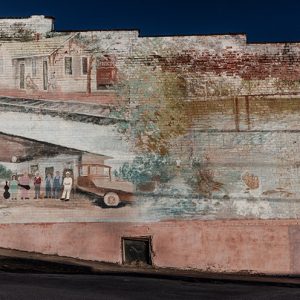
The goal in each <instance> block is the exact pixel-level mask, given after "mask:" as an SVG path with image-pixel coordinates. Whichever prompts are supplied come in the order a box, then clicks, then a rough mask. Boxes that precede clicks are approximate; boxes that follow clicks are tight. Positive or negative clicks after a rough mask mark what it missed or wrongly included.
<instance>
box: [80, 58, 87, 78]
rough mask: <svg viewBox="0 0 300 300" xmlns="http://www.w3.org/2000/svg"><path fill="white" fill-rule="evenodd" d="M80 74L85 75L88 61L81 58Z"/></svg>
mask: <svg viewBox="0 0 300 300" xmlns="http://www.w3.org/2000/svg"><path fill="white" fill-rule="evenodd" d="M81 73H82V75H86V74H87V73H88V59H87V57H82V58H81Z"/></svg>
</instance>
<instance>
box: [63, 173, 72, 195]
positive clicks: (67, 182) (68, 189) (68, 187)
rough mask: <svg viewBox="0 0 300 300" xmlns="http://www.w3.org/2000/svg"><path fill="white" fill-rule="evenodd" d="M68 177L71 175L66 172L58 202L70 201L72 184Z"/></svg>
mask: <svg viewBox="0 0 300 300" xmlns="http://www.w3.org/2000/svg"><path fill="white" fill-rule="evenodd" d="M70 175H71V174H70V172H66V177H65V178H64V181H63V186H64V190H63V193H62V197H61V198H60V200H65V201H69V200H70V193H71V190H72V184H73V179H72V177H71V176H70Z"/></svg>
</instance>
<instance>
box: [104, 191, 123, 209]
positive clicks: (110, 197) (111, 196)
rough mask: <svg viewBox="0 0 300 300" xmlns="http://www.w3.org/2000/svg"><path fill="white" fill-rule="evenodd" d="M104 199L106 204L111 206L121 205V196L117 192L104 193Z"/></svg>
mask: <svg viewBox="0 0 300 300" xmlns="http://www.w3.org/2000/svg"><path fill="white" fill-rule="evenodd" d="M103 201H104V203H105V205H107V206H110V207H115V206H118V205H119V203H120V197H119V195H118V194H117V193H114V192H108V193H107V194H105V195H104V199H103Z"/></svg>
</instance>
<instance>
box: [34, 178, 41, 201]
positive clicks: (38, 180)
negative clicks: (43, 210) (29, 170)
mask: <svg viewBox="0 0 300 300" xmlns="http://www.w3.org/2000/svg"><path fill="white" fill-rule="evenodd" d="M41 183H42V178H41V177H40V174H39V172H36V173H35V177H34V179H33V184H34V199H40V197H41Z"/></svg>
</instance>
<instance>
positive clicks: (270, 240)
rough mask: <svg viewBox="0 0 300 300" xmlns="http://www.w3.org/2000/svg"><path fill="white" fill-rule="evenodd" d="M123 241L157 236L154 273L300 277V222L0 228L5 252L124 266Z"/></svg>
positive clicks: (78, 224)
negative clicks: (156, 270) (174, 271)
mask: <svg viewBox="0 0 300 300" xmlns="http://www.w3.org/2000/svg"><path fill="white" fill-rule="evenodd" d="M122 236H127V237H128V236H152V241H153V263H154V265H155V267H173V268H179V269H197V270H202V271H214V272H238V271H247V272H254V273H265V274H295V273H299V272H300V259H299V257H298V254H297V253H299V251H298V250H300V225H299V222H298V221H296V220H268V221H264V220H237V221H230V220H227V221H166V222H158V223H56V224H54V223H48V224H1V225H0V247H5V248H11V249H18V250H25V251H31V252H39V253H44V254H57V255H59V256H68V257H75V258H80V259H86V260H95V261H105V262H113V263H121V262H122V252H121V237H122Z"/></svg>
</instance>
